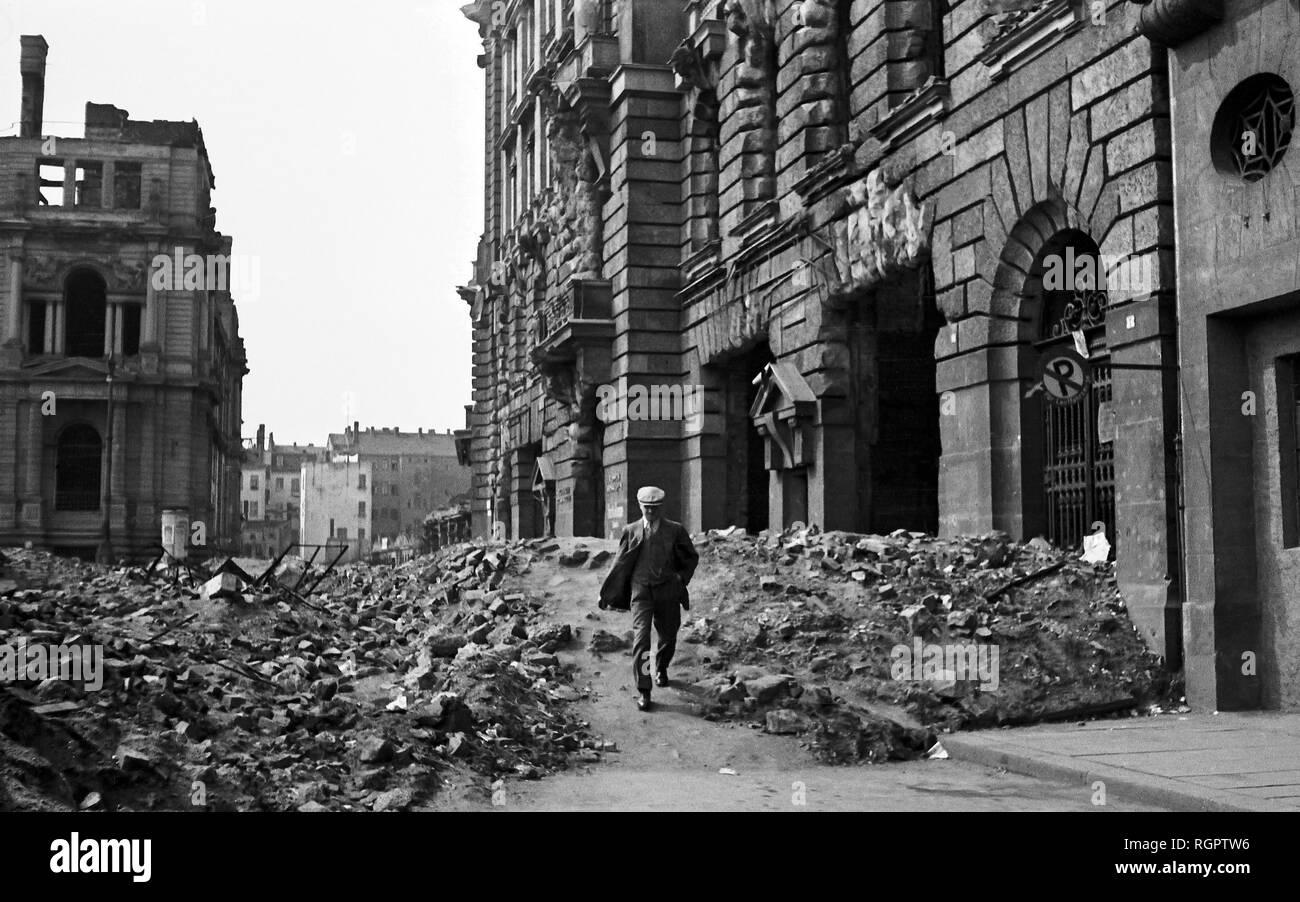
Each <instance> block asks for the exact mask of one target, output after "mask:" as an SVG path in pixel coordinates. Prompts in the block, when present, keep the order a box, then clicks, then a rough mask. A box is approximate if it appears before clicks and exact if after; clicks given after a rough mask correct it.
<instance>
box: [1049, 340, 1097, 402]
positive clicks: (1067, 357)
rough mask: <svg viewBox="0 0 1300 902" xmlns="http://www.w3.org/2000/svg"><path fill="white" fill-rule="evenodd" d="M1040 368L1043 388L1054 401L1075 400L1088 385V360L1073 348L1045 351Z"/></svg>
mask: <svg viewBox="0 0 1300 902" xmlns="http://www.w3.org/2000/svg"><path fill="white" fill-rule="evenodd" d="M1038 370H1039V374H1040V375H1041V376H1042V380H1043V381H1042V386H1043V389H1044V390H1045V391H1046V392H1047V396H1048V399H1049V400H1052V401H1058V402H1067V401H1073V400H1074V399H1075V398H1077V397H1078V396H1079V395H1081V394H1083V390H1084V389H1085V388H1086V387H1087V385H1088V361H1087V360H1085V359H1084V358H1083V357H1081V356H1080V355H1079V353H1078V352H1077V351H1075V350H1074V349H1073V348H1054V349H1052V350H1049V351H1044V352H1043V354H1042V356H1041V357H1040V358H1039V360H1038Z"/></svg>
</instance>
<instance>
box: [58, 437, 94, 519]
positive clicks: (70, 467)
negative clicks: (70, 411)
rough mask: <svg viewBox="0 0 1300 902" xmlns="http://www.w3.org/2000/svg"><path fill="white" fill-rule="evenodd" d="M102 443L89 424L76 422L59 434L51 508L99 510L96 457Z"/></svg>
mask: <svg viewBox="0 0 1300 902" xmlns="http://www.w3.org/2000/svg"><path fill="white" fill-rule="evenodd" d="M103 451H104V443H103V442H102V441H101V440H100V438H99V433H98V432H96V431H95V428H94V427H93V426H90V425H87V424H85V423H77V424H75V425H73V426H69V427H68V428H67V429H64V430H63V432H62V433H60V434H59V443H58V457H57V461H58V462H57V464H56V465H55V483H54V509H55V510H61V511H97V510H99V481H100V458H101V456H102V454H103Z"/></svg>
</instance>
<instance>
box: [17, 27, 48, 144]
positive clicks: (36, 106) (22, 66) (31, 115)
mask: <svg viewBox="0 0 1300 902" xmlns="http://www.w3.org/2000/svg"><path fill="white" fill-rule="evenodd" d="M19 43H20V44H21V46H22V50H21V53H20V55H19V57H18V71H19V73H21V74H22V77H23V105H22V112H21V113H20V114H19V118H20V120H21V122H20V125H19V130H18V136H19V137H20V138H39V137H40V136H41V129H42V128H44V126H45V55H46V54H47V53H48V52H49V49H50V45H49V44H47V43H45V38H43V37H41V36H40V35H39V34H25V35H23V36H22V37H21V38H20V39H19Z"/></svg>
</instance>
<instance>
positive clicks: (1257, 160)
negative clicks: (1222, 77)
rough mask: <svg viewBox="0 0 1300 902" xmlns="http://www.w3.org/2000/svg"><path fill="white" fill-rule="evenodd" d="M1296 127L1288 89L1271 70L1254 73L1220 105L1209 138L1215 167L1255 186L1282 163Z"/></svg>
mask: <svg viewBox="0 0 1300 902" xmlns="http://www.w3.org/2000/svg"><path fill="white" fill-rule="evenodd" d="M1294 129H1295V95H1293V94H1292V93H1291V86H1290V85H1288V84H1287V83H1286V82H1285V81H1284V80H1283V79H1281V78H1279V77H1278V76H1276V75H1273V74H1272V73H1269V72H1263V73H1260V74H1259V75H1252V76H1251V77H1250V78H1248V79H1246V80H1245V81H1243V82H1242V83H1241V84H1239V85H1237V87H1235V88H1233V89H1232V90H1231V91H1230V92H1229V93H1228V96H1227V97H1225V98H1224V99H1223V103H1222V104H1221V105H1220V106H1219V112H1218V113H1217V114H1215V117H1214V127H1213V130H1212V132H1211V134H1210V144H1211V156H1212V159H1213V161H1214V167H1215V168H1216V169H1218V170H1219V171H1220V172H1222V173H1224V174H1225V175H1234V176H1237V177H1238V178H1242V179H1245V180H1246V181H1248V182H1257V181H1259V180H1260V179H1262V178H1263V177H1264V176H1266V175H1268V174H1269V172H1271V171H1272V170H1273V167H1274V166H1276V165H1277V164H1278V163H1280V162H1281V161H1282V157H1283V156H1285V155H1286V149H1287V147H1289V146H1290V144H1291V132H1292V131H1293V130H1294Z"/></svg>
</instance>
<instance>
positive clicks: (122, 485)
mask: <svg viewBox="0 0 1300 902" xmlns="http://www.w3.org/2000/svg"><path fill="white" fill-rule="evenodd" d="M118 392H120V393H121V394H123V395H125V394H126V391H125V386H117V385H115V386H114V394H115V395H116V394H117V393H118ZM126 438H127V435H126V400H125V398H122V399H120V400H119V399H118V398H116V397H115V398H114V399H113V468H112V472H111V473H110V474H109V479H110V480H112V482H111V485H112V488H113V500H112V506H111V508H110V510H109V515H110V516H111V517H112V518H113V519H112V523H113V542H114V543H115V544H117V545H119V546H120V545H121V544H122V543H123V542H124V540H125V539H126V536H125V535H124V534H123V533H122V529H123V528H124V527H125V525H126Z"/></svg>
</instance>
